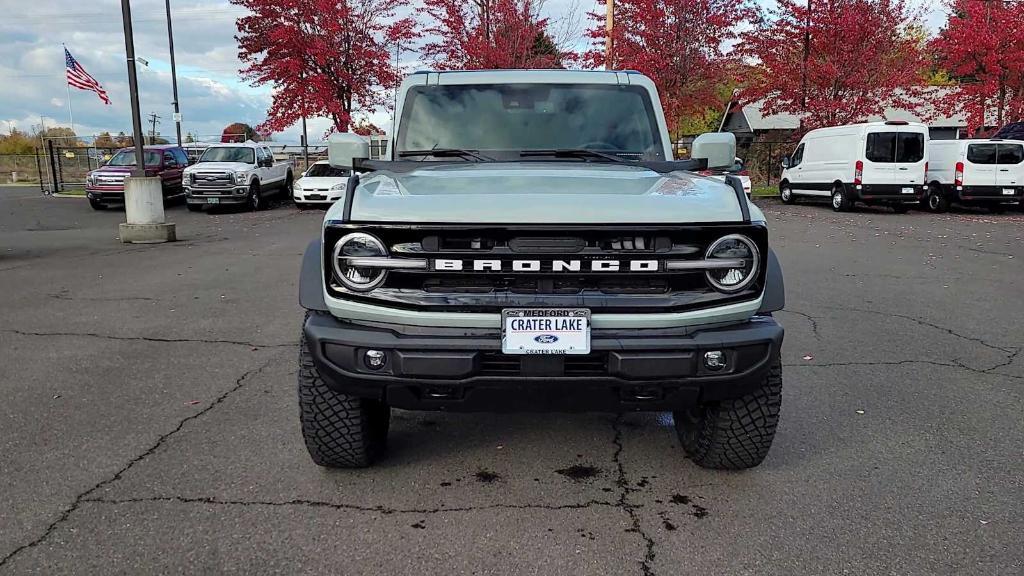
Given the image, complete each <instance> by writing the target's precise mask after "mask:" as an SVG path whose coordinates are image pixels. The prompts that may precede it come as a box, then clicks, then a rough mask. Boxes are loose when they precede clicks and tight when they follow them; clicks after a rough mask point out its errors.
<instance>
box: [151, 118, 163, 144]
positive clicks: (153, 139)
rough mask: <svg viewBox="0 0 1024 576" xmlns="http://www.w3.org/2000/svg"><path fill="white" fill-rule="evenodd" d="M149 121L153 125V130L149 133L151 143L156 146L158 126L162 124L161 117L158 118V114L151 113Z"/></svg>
mask: <svg viewBox="0 0 1024 576" xmlns="http://www.w3.org/2000/svg"><path fill="white" fill-rule="evenodd" d="M149 121H150V123H152V125H153V129H152V130H150V131H149V143H150V144H156V125H157V124H159V123H160V117H159V116H157V114H156V112H150V113H149Z"/></svg>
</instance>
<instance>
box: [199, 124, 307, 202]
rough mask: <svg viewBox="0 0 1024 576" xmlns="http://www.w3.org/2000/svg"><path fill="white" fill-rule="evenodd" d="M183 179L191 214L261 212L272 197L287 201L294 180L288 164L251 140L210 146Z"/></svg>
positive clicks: (262, 145) (265, 147) (290, 195)
mask: <svg viewBox="0 0 1024 576" xmlns="http://www.w3.org/2000/svg"><path fill="white" fill-rule="evenodd" d="M182 178H183V184H184V187H185V203H186V205H187V206H188V209H189V210H190V211H192V212H198V211H200V210H202V209H203V206H220V205H235V206H248V207H249V208H251V209H252V210H254V211H256V210H262V209H264V208H266V207H267V205H268V202H267V201H268V200H269V198H270V197H271V196H277V197H279V198H281V199H282V200H290V199H291V197H292V182H293V180H294V178H293V176H292V167H291V164H289V163H287V162H279V161H277V160H275V159H274V154H273V153H272V152H271V151H270V148H268V147H267V146H266V145H264V144H260V143H258V142H253V141H251V140H250V141H247V142H242V143H238V144H214V145H212V146H210V147H209V148H207V149H206V150H205V151H204V152H203V154H202V156H200V157H199V160H198V161H196V163H195V164H194V165H192V166H190V167H189V168H188V169H186V170H185V173H184V175H183V177H182Z"/></svg>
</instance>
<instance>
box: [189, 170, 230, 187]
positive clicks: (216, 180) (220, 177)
mask: <svg viewBox="0 0 1024 576" xmlns="http://www.w3.org/2000/svg"><path fill="white" fill-rule="evenodd" d="M234 185H235V181H234V179H233V178H232V175H231V174H228V173H226V172H196V173H194V174H193V175H192V187H193V188H229V187H231V186H234Z"/></svg>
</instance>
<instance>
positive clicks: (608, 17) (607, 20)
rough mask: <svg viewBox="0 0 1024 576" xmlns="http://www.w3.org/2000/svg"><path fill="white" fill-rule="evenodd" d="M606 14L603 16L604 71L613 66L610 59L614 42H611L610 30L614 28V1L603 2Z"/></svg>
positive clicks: (606, 0)
mask: <svg viewBox="0 0 1024 576" xmlns="http://www.w3.org/2000/svg"><path fill="white" fill-rule="evenodd" d="M605 8H606V10H607V12H606V13H605V15H604V30H605V39H604V69H605V70H611V69H612V67H613V66H614V65H615V62H614V61H613V58H612V50H613V49H614V48H615V41H614V40H612V30H613V29H614V28H615V0H605Z"/></svg>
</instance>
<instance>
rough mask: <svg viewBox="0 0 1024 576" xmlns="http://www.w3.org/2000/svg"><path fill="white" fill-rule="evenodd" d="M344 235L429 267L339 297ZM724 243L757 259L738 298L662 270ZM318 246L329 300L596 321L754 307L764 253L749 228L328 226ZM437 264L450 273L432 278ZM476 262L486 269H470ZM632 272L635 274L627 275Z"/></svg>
mask: <svg viewBox="0 0 1024 576" xmlns="http://www.w3.org/2000/svg"><path fill="white" fill-rule="evenodd" d="M640 228H642V229H640ZM354 231H359V232H365V233H368V234H372V235H373V236H375V237H377V238H379V239H380V240H381V242H382V243H383V244H384V245H385V246H386V247H387V250H388V255H389V256H390V257H391V258H394V259H401V258H410V259H418V260H420V261H423V260H426V261H427V262H428V263H430V264H428V265H427V266H426V267H421V268H402V269H391V270H390V271H388V272H387V276H386V278H385V279H384V281H383V284H381V285H380V287H378V288H376V289H374V290H372V291H370V292H366V293H359V292H354V291H351V290H348V289H347V288H345V287H344V286H343V285H342V284H341V283H340V282H337V281H335V279H334V278H333V262H332V261H331V258H332V257H333V256H332V248H333V247H334V245H335V242H337V240H338V239H340V238H341V237H342V236H344V235H346V234H349V233H351V232H354ZM729 234H744V235H746V236H748V237H749V238H751V239H752V240H753V241H754V242H755V243H756V244H757V246H758V249H759V250H760V253H761V255H762V258H761V261H762V262H761V266H760V267H759V271H758V272H757V277H756V280H755V281H754V282H752V283H751V284H749V285H748V286H747V287H746V288H744V289H743V290H742V291H740V292H737V293H732V294H724V293H722V292H719V291H717V290H715V289H714V288H713V287H711V285H710V284H709V283H708V282H707V280H706V278H705V271H704V269H702V268H701V269H685V267H684V268H681V269H669V268H668V267H667V265H665V264H664V263H665V262H669V261H672V262H679V261H686V260H693V261H699V260H703V259H704V257H705V254H706V252H707V249H708V247H709V246H710V245H711V244H712V243H714V242H715V241H716V240H718V239H719V238H721V237H723V236H726V235H729ZM324 246H325V249H324V255H325V259H324V271H325V277H324V280H325V282H326V283H327V286H328V291H329V293H331V295H332V296H334V297H337V298H345V299H350V300H359V301H363V302H368V303H375V304H379V305H386V306H392V307H398V308H405V309H414V310H436V311H461V312H496V311H500V310H501V309H504V308H516V307H580V308H588V309H590V310H592V311H595V312H606V313H614V312H619V313H626V312H661V311H681V310H691V309H698V308H706V307H712V306H720V305H722V304H726V303H732V302H740V301H747V300H752V299H756V298H757V297H759V296H760V294H761V291H762V287H763V284H764V282H763V281H764V270H765V266H764V255H766V254H767V248H768V247H767V231H766V230H765V228H764V227H763V226H761V225H757V224H750V225H744V224H729V225H720V224H718V225H695V226H686V227H683V226H677V227H659V226H654V227H636V226H628V227H627V226H561V227H553V226H552V227H547V226H535V227H522V228H520V227H515V228H493V227H472V226H438V225H431V226H416V227H412V226H387V225H372V226H371V225H368V226H357V225H350V224H331V225H329V226H328V227H327V229H326V230H325V234H324ZM441 260H444V261H448V262H451V263H458V267H457V268H456V267H455V266H454V265H453V266H452V267H450V268H442V267H441V266H440V265H439V264H438V263H439V261H441ZM481 262H486V263H487V265H486V267H485V268H482V269H477V267H478V266H481ZM639 262H642V263H644V264H645V266H636V267H634V263H639ZM524 263H525V264H524ZM602 263H603V264H602ZM608 263H614V266H615V268H614V270H613V269H606V268H607V266H606V265H607V264H608ZM647 265H650V266H649V267H647ZM516 266H518V268H515V267H516ZM598 270H601V271H598Z"/></svg>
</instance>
